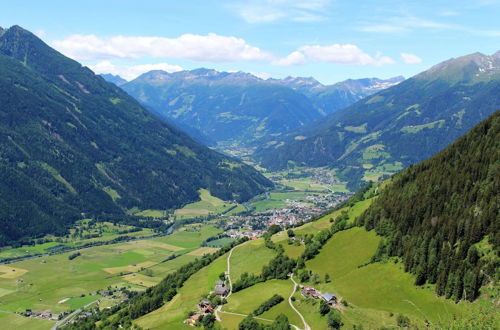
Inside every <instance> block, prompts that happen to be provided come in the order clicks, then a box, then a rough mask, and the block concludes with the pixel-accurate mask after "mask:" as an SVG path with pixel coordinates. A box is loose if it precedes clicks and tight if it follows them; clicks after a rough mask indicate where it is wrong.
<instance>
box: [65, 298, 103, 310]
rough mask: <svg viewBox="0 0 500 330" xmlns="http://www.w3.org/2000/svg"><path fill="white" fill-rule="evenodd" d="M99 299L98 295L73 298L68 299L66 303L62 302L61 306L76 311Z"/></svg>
mask: <svg viewBox="0 0 500 330" xmlns="http://www.w3.org/2000/svg"><path fill="white" fill-rule="evenodd" d="M99 298H101V296H99V295H95V296H85V297H75V298H71V299H69V300H68V301H66V302H64V303H63V304H64V305H65V306H68V307H69V309H70V310H76V309H78V308H80V307H82V306H85V305H87V304H89V303H91V302H93V301H96V300H97V299H99Z"/></svg>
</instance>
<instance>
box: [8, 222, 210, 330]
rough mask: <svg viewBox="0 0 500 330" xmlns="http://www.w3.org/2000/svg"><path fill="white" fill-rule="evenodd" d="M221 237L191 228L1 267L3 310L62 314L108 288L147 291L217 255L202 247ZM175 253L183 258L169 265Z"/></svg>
mask: <svg viewBox="0 0 500 330" xmlns="http://www.w3.org/2000/svg"><path fill="white" fill-rule="evenodd" d="M218 232H220V230H219V229H217V228H215V227H214V226H211V225H204V226H201V227H200V226H196V225H189V226H186V227H185V228H182V229H181V230H180V231H178V232H175V233H174V234H172V235H169V236H164V237H157V238H154V239H149V240H140V241H133V242H125V243H118V244H110V245H106V246H97V247H91V248H86V249H81V250H79V252H80V253H81V255H80V256H78V257H76V258H74V259H72V260H68V255H69V254H71V253H74V252H69V253H64V254H58V255H52V256H48V257H41V258H35V259H29V260H24V261H20V262H15V263H11V264H9V265H2V266H1V268H0V310H2V311H6V312H24V311H25V310H26V309H32V310H34V311H36V310H50V311H52V312H54V313H58V312H62V311H67V310H70V309H76V308H79V307H81V306H83V305H85V304H87V303H89V302H91V301H94V300H97V299H99V298H100V296H98V295H89V293H94V292H97V291H99V290H102V289H105V288H107V287H108V286H110V287H112V288H114V287H118V288H120V287H126V288H128V289H129V290H144V289H145V288H146V287H148V286H151V285H154V284H156V283H157V282H159V281H160V280H161V279H162V278H163V277H164V275H166V274H167V273H169V272H171V271H174V270H175V269H177V268H178V267H180V266H181V265H183V264H185V263H187V262H189V261H192V260H194V259H195V258H196V257H199V255H200V254H203V253H206V252H210V251H214V250H215V249H213V248H202V249H199V247H200V244H201V243H202V242H203V241H204V240H205V239H206V238H208V237H210V236H212V235H214V234H217V233H218ZM174 254H175V255H180V256H179V257H177V258H174V259H172V260H168V261H165V260H166V259H168V258H169V257H171V256H172V255H174ZM13 270H14V271H13ZM54 272H56V273H57V276H54ZM217 275H218V274H217ZM82 294H84V295H85V296H84V297H82ZM68 298H69V299H68ZM16 320H17V319H16ZM28 320H34V321H40V320H36V319H28ZM19 322H20V321H19ZM27 328H31V327H27ZM42 328H43V327H42ZM46 328H48V327H46Z"/></svg>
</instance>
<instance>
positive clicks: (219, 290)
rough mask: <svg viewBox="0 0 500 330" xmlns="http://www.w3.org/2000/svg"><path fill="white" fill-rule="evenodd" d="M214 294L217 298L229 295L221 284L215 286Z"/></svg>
mask: <svg viewBox="0 0 500 330" xmlns="http://www.w3.org/2000/svg"><path fill="white" fill-rule="evenodd" d="M214 292H215V294H216V295H218V296H221V297H225V296H226V295H227V294H228V293H229V290H228V289H227V287H226V286H225V285H224V284H222V285H219V284H217V285H216V286H215V291H214Z"/></svg>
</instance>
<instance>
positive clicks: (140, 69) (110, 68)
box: [89, 61, 182, 81]
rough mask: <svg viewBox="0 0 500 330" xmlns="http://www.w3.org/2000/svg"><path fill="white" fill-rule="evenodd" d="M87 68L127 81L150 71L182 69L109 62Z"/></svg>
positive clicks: (164, 65) (174, 66) (166, 65)
mask: <svg viewBox="0 0 500 330" xmlns="http://www.w3.org/2000/svg"><path fill="white" fill-rule="evenodd" d="M89 68H90V69H91V70H92V71H94V72H95V73H98V74H99V73H111V74H114V75H119V76H120V77H122V78H124V79H125V80H129V81H130V80H133V79H135V78H137V77H138V76H140V75H141V74H143V73H145V72H148V71H151V70H162V71H166V72H176V71H181V70H182V67H180V66H178V65H171V64H168V63H155V64H139V65H115V64H113V63H111V62H110V61H102V62H99V63H97V64H96V65H89Z"/></svg>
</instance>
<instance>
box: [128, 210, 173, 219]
mask: <svg viewBox="0 0 500 330" xmlns="http://www.w3.org/2000/svg"><path fill="white" fill-rule="evenodd" d="M135 215H137V216H141V217H151V218H163V217H165V216H166V212H165V211H164V210H151V209H150V210H144V211H140V212H137V213H136V214H135Z"/></svg>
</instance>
